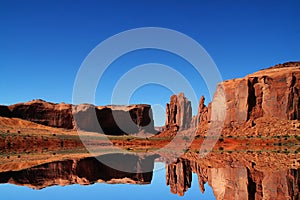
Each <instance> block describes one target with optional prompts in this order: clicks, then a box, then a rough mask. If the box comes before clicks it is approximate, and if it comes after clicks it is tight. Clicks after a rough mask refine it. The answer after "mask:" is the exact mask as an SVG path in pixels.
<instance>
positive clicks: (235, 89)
mask: <svg viewBox="0 0 300 200" xmlns="http://www.w3.org/2000/svg"><path fill="white" fill-rule="evenodd" d="M220 86H222V87H218V88H217V90H218V89H221V88H222V89H224V93H225V99H226V103H225V105H223V106H225V107H226V116H225V126H227V127H228V126H234V125H239V124H241V123H244V122H246V121H248V120H252V119H256V118H259V117H263V116H264V117H278V118H281V119H288V120H294V119H300V91H299V90H300V63H299V62H290V63H285V64H280V65H276V66H274V67H271V68H269V69H265V70H261V71H258V72H256V73H253V74H250V75H248V76H246V77H245V78H240V79H233V80H229V81H225V82H223V83H220ZM217 92H218V91H217ZM212 104H213V105H214V101H213V102H212ZM209 112H210V111H209Z"/></svg>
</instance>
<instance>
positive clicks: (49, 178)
mask: <svg viewBox="0 0 300 200" xmlns="http://www.w3.org/2000/svg"><path fill="white" fill-rule="evenodd" d="M98 159H99V160H103V161H105V162H104V163H105V164H103V163H102V162H99V160H98ZM98 159H96V158H94V157H91V158H85V159H81V160H64V161H58V162H52V163H47V164H42V165H38V166H35V167H32V168H28V169H24V170H20V171H9V172H2V173H0V183H12V184H16V185H24V186H28V187H31V188H34V189H42V188H45V187H49V186H53V185H71V184H82V185H89V184H93V183H96V182H106V183H131V184H149V183H150V182H151V180H152V174H153V172H152V171H153V167H154V159H155V157H154V156H151V157H146V158H140V157H138V156H133V155H129V154H128V155H123V154H109V155H104V156H101V157H98ZM106 164H108V165H109V166H107V165H106ZM117 165H118V169H115V168H114V167H115V166H117Z"/></svg>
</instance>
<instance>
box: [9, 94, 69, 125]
mask: <svg viewBox="0 0 300 200" xmlns="http://www.w3.org/2000/svg"><path fill="white" fill-rule="evenodd" d="M8 108H9V110H10V111H11V113H12V117H15V118H21V119H25V120H28V121H32V122H35V123H38V124H43V125H46V126H53V127H58V128H66V129H72V128H73V127H74V126H73V120H72V119H73V117H72V105H71V104H64V103H61V104H55V103H49V102H46V101H43V100H40V99H39V100H33V101H29V102H26V103H19V104H14V105H11V106H8Z"/></svg>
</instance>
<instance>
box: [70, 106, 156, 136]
mask: <svg viewBox="0 0 300 200" xmlns="http://www.w3.org/2000/svg"><path fill="white" fill-rule="evenodd" d="M73 115H74V119H75V124H76V127H77V128H78V129H81V130H85V131H94V132H103V133H106V134H110V135H120V134H124V133H125V134H132V133H138V132H141V131H143V132H148V133H154V132H155V130H154V122H153V119H152V109H151V106H150V105H146V104H139V105H130V106H97V107H96V106H93V105H88V104H82V105H78V106H74V107H73Z"/></svg>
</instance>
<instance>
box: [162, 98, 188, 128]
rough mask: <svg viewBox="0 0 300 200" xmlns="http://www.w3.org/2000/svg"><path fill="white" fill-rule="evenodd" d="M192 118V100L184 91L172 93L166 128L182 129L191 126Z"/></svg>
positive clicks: (167, 108) (168, 105)
mask: <svg viewBox="0 0 300 200" xmlns="http://www.w3.org/2000/svg"><path fill="white" fill-rule="evenodd" d="M191 120H192V107H191V102H190V101H189V100H188V99H187V98H186V97H185V96H184V94H183V93H179V94H178V95H172V96H171V98H170V103H167V105H166V124H165V126H166V129H169V130H174V131H177V130H179V131H181V130H186V129H188V128H190V124H191Z"/></svg>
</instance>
